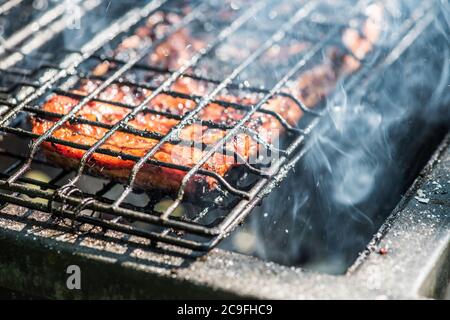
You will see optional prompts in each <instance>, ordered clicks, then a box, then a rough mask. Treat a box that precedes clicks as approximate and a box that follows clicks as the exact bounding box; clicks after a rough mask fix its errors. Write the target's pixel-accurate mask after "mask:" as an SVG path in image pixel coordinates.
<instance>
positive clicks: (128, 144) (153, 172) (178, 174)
mask: <svg viewBox="0 0 450 320" xmlns="http://www.w3.org/2000/svg"><path fill="white" fill-rule="evenodd" d="M371 10H372V12H369V16H370V17H371V18H370V19H369V20H368V22H367V23H366V25H365V27H364V28H363V34H362V35H361V34H359V33H357V32H355V31H354V30H351V29H349V30H347V31H345V32H344V35H343V42H344V44H345V45H346V46H347V47H348V48H349V49H350V50H352V52H353V53H354V55H355V56H356V57H358V58H364V57H365V56H366V55H367V53H368V52H369V51H370V50H371V48H372V43H374V42H375V41H376V40H377V39H378V37H379V35H378V32H379V31H378V26H379V22H380V21H379V19H380V15H381V11H380V9H379V7H376V8H372V9H371ZM161 19H162V18H161ZM161 21H162V20H161ZM155 25H157V23H155V22H154V21H151V20H149V22H148V23H147V25H146V26H145V27H143V28H141V29H139V30H138V32H137V33H136V34H135V35H134V36H132V37H130V38H127V39H126V40H125V41H124V42H122V43H121V44H120V46H119V48H118V49H117V50H116V51H115V56H116V57H123V56H124V55H127V53H128V52H129V50H135V49H138V48H140V47H141V45H142V43H148V42H149V41H152V35H153V34H154V32H155V27H154V26H155ZM193 42H195V45H194V46H187V45H186V44H192V43H193ZM201 46H202V44H201V43H200V42H199V41H193V40H192V39H190V37H189V35H188V33H187V31H186V30H183V31H180V32H179V33H176V34H175V35H174V39H173V40H171V41H168V42H167V43H165V44H163V45H161V46H160V47H158V48H157V49H156V50H155V53H154V54H153V55H151V56H150V57H149V62H150V63H152V64H154V63H158V64H160V65H162V66H165V67H169V68H176V67H178V66H179V65H180V64H183V62H184V61H185V60H186V59H187V58H188V57H189V56H190V55H191V53H192V52H189V50H187V49H186V47H189V48H192V47H194V48H198V47H201ZM110 67H111V64H109V63H104V64H100V65H99V66H97V68H96V69H95V70H94V72H93V73H94V74H96V75H102V74H105V73H106V72H108V70H109V68H110ZM358 68H359V61H358V60H356V59H355V58H354V57H350V56H348V55H343V54H340V55H339V54H337V55H333V57H332V58H330V59H329V62H327V63H324V64H322V65H319V66H316V67H313V68H311V69H310V70H309V71H307V72H304V73H303V74H302V75H300V76H299V78H298V79H297V81H296V82H295V83H294V85H293V86H291V87H290V88H286V91H287V92H289V93H291V94H292V95H294V96H295V97H297V98H298V99H300V100H301V101H302V102H303V103H304V104H305V105H306V106H307V107H314V106H315V105H316V104H317V103H318V102H320V101H321V100H322V99H323V98H324V97H325V96H326V95H327V94H328V93H329V92H330V91H331V90H333V89H334V87H335V85H336V82H337V79H338V77H339V76H340V75H341V74H348V73H350V72H353V71H355V70H356V69H358ZM98 84H99V83H98V82H96V81H84V82H82V84H81V85H80V87H79V88H78V89H77V90H74V92H75V93H77V94H80V95H87V94H88V93H89V92H91V91H92V90H94V89H95V88H96V87H97V86H98ZM171 89H172V90H174V91H178V92H182V93H186V94H204V93H205V92H204V90H205V88H203V87H202V85H201V84H200V83H199V82H197V81H194V80H192V79H189V78H182V79H179V80H178V81H177V82H176V83H175V84H174V85H173V86H172V88H171ZM150 94H151V91H150V90H137V89H136V88H133V87H129V86H124V85H111V86H110V87H108V88H107V89H106V90H105V91H104V92H102V93H101V94H100V96H99V98H100V99H102V100H108V101H115V102H122V103H127V104H132V105H138V104H140V103H141V102H142V101H143V100H144V99H145V97H147V96H148V95H150ZM218 99H219V100H225V101H228V102H237V103H240V104H244V105H248V106H251V105H253V104H255V103H257V101H258V99H257V97H254V96H248V97H245V98H242V97H235V96H232V95H229V96H222V97H220V98H218ZM77 102H78V100H76V99H73V98H69V97H65V96H59V95H55V96H53V97H51V98H50V99H49V100H48V101H47V102H46V103H45V104H44V106H43V109H44V110H46V111H49V112H53V113H57V114H61V115H63V114H67V113H68V112H69V111H70V110H71V109H72V108H73V106H75V105H76V104H77ZM195 105H196V104H195V102H194V101H191V100H188V99H182V98H178V97H173V96H170V95H168V94H159V95H158V96H157V97H156V98H155V99H153V100H152V101H151V103H149V105H148V106H147V107H146V109H148V110H154V111H156V112H157V113H159V114H155V113H150V112H145V111H144V112H141V113H140V114H139V115H138V116H137V117H135V118H134V119H132V120H131V121H130V122H129V123H128V125H129V127H132V128H135V129H139V130H142V131H148V132H153V133H156V134H160V135H165V134H167V133H168V132H169V130H170V129H171V128H172V127H173V126H175V125H176V124H177V123H178V120H177V119H173V118H170V117H166V116H164V115H162V114H161V113H162V112H167V113H171V114H174V115H178V116H182V115H184V114H186V113H187V112H189V111H190V110H192V109H193V108H194V107H195ZM263 108H264V109H267V110H272V111H275V112H277V113H279V114H280V115H281V116H282V117H283V118H284V119H286V121H287V122H288V123H289V124H291V125H295V124H296V123H297V122H298V120H299V119H300V118H301V116H302V111H301V109H300V108H299V107H298V106H297V105H296V104H295V103H294V102H293V101H292V100H291V99H289V98H287V97H284V96H275V97H274V98H272V99H271V100H270V101H269V102H268V103H266V104H265V105H264V106H263ZM129 112H130V109H127V108H124V107H120V106H116V105H113V104H108V103H102V102H95V101H93V102H90V103H88V104H87V105H86V106H84V107H83V108H82V109H81V111H79V112H78V114H77V117H80V118H84V119H87V120H92V121H98V122H101V123H103V124H106V125H109V126H112V125H114V124H116V123H117V122H118V121H120V120H121V119H123V118H124V117H125V116H126V115H127V114H128V113H129ZM244 115H245V111H243V110H239V109H235V108H232V107H224V106H222V105H219V104H217V103H210V104H209V105H208V106H207V107H206V108H204V110H203V111H202V112H201V113H200V114H199V116H198V119H200V120H203V121H212V122H215V123H222V124H227V125H233V124H234V123H236V122H237V121H239V120H240V119H241V118H242V117H243V116H244ZM56 120H57V119H51V118H46V119H43V118H34V119H32V125H33V132H34V133H36V134H39V135H41V134H43V133H44V132H46V131H48V130H49V129H50V128H51V127H52V126H53V125H54V122H55V121H56ZM246 127H247V128H249V129H251V130H254V131H257V132H258V133H259V135H260V137H261V138H262V139H263V140H265V141H266V142H268V143H271V142H273V141H274V140H275V139H276V138H278V136H279V135H280V134H281V133H282V131H283V128H284V127H283V126H282V124H281V123H280V122H279V121H278V120H277V119H276V118H275V117H274V116H272V115H270V114H266V113H260V112H257V113H255V115H254V116H253V117H252V119H251V120H250V121H249V122H248V123H247V124H246ZM107 130H108V129H106V128H101V127H97V126H93V125H88V124H79V123H76V122H67V123H65V124H64V125H63V126H62V127H60V128H59V129H58V130H56V131H55V133H54V134H53V137H55V138H58V139H61V140H65V141H70V142H75V143H79V144H83V145H87V146H91V145H93V144H94V143H95V142H96V141H98V140H99V139H100V138H101V137H102V136H103V135H104V134H105V133H106V132H107ZM225 134H226V131H224V130H221V129H216V128H209V127H208V126H206V125H203V124H201V123H195V122H194V123H193V124H191V125H189V126H187V127H185V128H184V129H183V130H181V131H180V132H179V135H178V136H179V138H180V139H181V140H184V141H193V142H197V143H198V142H201V143H203V144H206V145H211V144H213V143H214V142H216V141H218V140H219V139H220V138H222V137H223V136H224V135H225ZM157 142H158V139H153V138H148V137H143V136H140V135H134V134H131V133H127V132H116V133H115V134H114V135H113V136H112V137H111V138H110V139H109V140H108V141H107V142H106V143H105V144H104V145H103V146H102V148H103V149H108V150H112V151H116V152H119V153H122V154H128V155H133V156H136V157H142V156H143V155H145V154H146V152H148V150H149V149H151V148H152V147H153V146H154V145H155V144H156V143H157ZM42 147H43V150H44V152H45V154H46V156H47V157H48V158H49V159H50V160H51V161H52V162H54V163H56V164H58V165H60V166H62V167H65V168H76V167H78V165H79V160H80V158H81V157H82V156H83V155H84V153H85V151H84V150H80V149H76V148H72V147H68V146H64V145H59V144H55V143H51V142H44V143H43V144H42ZM226 148H227V150H231V152H235V153H237V154H238V155H239V156H240V157H241V158H242V159H245V160H249V158H251V157H254V156H255V155H257V154H258V151H259V150H260V149H261V146H260V144H259V143H258V142H256V141H255V139H253V138H252V137H251V136H250V135H248V134H246V133H239V134H238V135H236V136H235V137H234V139H233V140H232V141H230V143H229V144H228V145H227V146H226ZM204 155H205V151H204V150H201V148H194V147H192V146H190V145H188V144H183V143H178V144H176V143H166V144H164V145H163V146H162V147H161V148H160V149H159V150H158V152H157V153H156V154H155V155H154V157H153V159H154V160H158V161H161V162H166V163H170V164H176V165H182V166H187V167H192V166H194V165H195V164H196V163H198V161H199V160H200V159H201V158H202V157H203V156H204ZM134 164H135V162H134V161H132V160H124V159H121V158H120V157H113V156H108V155H104V154H100V153H94V154H93V156H92V157H91V158H90V159H89V161H88V166H87V170H89V171H90V172H91V173H92V174H95V175H101V176H105V177H108V178H111V179H114V180H117V181H121V182H125V181H127V180H128V178H129V175H130V170H131V168H132V167H133V165H134ZM238 165H239V162H237V161H236V159H235V157H234V156H233V155H232V153H231V154H229V153H222V152H221V153H216V154H214V155H213V157H211V158H210V159H209V160H208V161H207V162H206V163H205V165H204V166H203V169H206V170H210V171H212V172H215V173H217V174H218V175H220V176H224V175H226V174H227V172H229V171H230V169H231V168H233V167H235V166H238ZM184 175H185V172H184V171H182V170H178V169H172V168H167V167H164V166H157V165H153V164H149V163H147V164H145V165H144V166H143V167H142V168H141V170H140V171H139V173H138V175H137V178H136V181H135V186H136V187H138V188H141V189H151V188H156V189H161V190H164V191H169V192H175V191H176V190H178V188H179V186H180V183H181V180H182V179H183V177H184ZM191 180H192V181H191V182H190V184H189V185H188V187H187V190H186V191H188V192H196V191H197V190H198V188H199V187H202V188H206V189H211V188H214V186H215V185H216V184H217V181H216V180H215V179H214V178H211V177H205V176H203V175H196V176H194V178H193V179H191Z"/></svg>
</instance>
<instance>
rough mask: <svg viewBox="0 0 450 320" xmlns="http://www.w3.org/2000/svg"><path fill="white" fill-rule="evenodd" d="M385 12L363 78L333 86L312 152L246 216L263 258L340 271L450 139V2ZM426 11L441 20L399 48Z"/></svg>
mask: <svg viewBox="0 0 450 320" xmlns="http://www.w3.org/2000/svg"><path fill="white" fill-rule="evenodd" d="M384 3H386V7H385V10H386V16H385V20H384V22H383V26H384V27H383V28H382V35H381V38H380V40H379V42H378V44H379V45H380V48H381V49H378V50H379V52H374V54H372V57H374V58H372V59H371V60H370V61H366V63H367V64H369V65H371V67H370V69H369V72H368V73H367V76H366V77H364V78H361V79H359V81H358V82H356V83H353V84H352V83H351V82H345V81H344V82H341V83H340V84H339V86H338V90H336V92H335V94H333V95H332V96H330V97H329V98H328V99H327V101H326V108H325V115H324V116H323V119H322V120H321V122H320V124H319V126H318V127H316V128H315V130H313V131H312V135H311V136H310V137H308V143H307V146H306V148H307V149H308V152H307V153H306V154H305V156H304V157H303V158H302V159H301V160H300V161H299V163H297V165H296V166H295V168H294V170H293V172H291V174H290V175H288V178H287V181H285V182H284V183H283V184H282V185H281V186H280V188H279V189H278V190H277V191H276V192H275V194H272V195H270V196H269V197H268V199H266V200H265V201H264V202H263V204H262V207H261V209H260V210H259V211H260V212H257V213H255V214H254V215H253V216H252V222H251V224H250V226H249V228H250V229H251V230H252V231H253V232H254V233H255V235H256V237H257V238H258V241H256V243H257V247H256V249H255V254H256V255H258V256H260V257H263V258H265V259H268V260H273V261H276V262H280V263H283V264H288V265H302V266H306V267H310V268H313V269H316V270H321V271H325V272H330V273H342V272H345V270H346V268H347V267H348V266H349V265H350V264H351V263H352V262H353V261H354V259H355V258H356V256H357V255H358V252H360V251H362V250H363V249H364V247H365V246H366V244H367V243H368V241H369V240H370V237H371V236H372V235H373V234H374V233H375V232H376V230H377V229H378V228H379V227H380V225H381V223H382V222H383V221H384V219H385V218H386V216H387V215H388V214H389V213H390V212H391V211H392V209H393V208H394V207H395V205H396V203H397V202H398V201H399V200H400V197H401V195H402V193H403V192H404V191H405V190H406V189H407V187H408V186H409V185H410V183H411V182H412V181H413V179H414V177H415V176H416V174H417V172H418V171H419V170H420V168H421V167H422V166H423V164H424V163H425V162H426V161H427V159H428V157H429V156H430V154H431V152H432V150H433V148H434V147H435V145H436V144H437V143H438V141H439V140H440V138H441V137H442V136H443V134H444V133H445V132H446V131H447V130H448V127H449V124H450V112H449V109H450V108H449V107H450V94H449V91H450V90H449V84H450V77H449V72H450V68H449V65H450V55H449V48H450V46H449V34H450V32H449V26H450V24H449V22H450V10H449V9H450V6H449V2H448V1H435V2H422V1H389V2H384ZM430 3H432V4H433V5H434V7H433V8H432V9H431V11H432V10H438V11H439V14H438V15H437V16H438V18H437V19H436V18H434V19H430V20H429V21H428V20H427V17H426V16H424V17H422V18H421V19H419V20H420V21H425V22H426V21H428V23H425V22H423V26H421V25H420V23H421V22H419V23H417V25H418V26H412V27H410V28H408V29H407V30H410V31H408V32H407V33H406V34H407V36H406V37H403V36H400V38H401V40H399V39H398V38H399V35H401V34H402V32H403V29H404V28H405V25H407V24H408V20H407V19H408V17H410V16H411V15H420V14H424V13H423V12H420V6H423V5H424V4H430ZM415 28H416V29H417V30H415ZM420 28H423V29H420ZM403 38H404V39H403ZM386 48H391V50H390V51H388V53H386V50H383V49H386ZM389 52H391V53H389ZM372 60H373V61H372ZM375 61H385V62H383V63H378V65H377V64H376V63H375ZM372 63H373V65H372ZM361 72H363V70H362V71H361Z"/></svg>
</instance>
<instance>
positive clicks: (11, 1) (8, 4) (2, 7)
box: [0, 0, 23, 16]
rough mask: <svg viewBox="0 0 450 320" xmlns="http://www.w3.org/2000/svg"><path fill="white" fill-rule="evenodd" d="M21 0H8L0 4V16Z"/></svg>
mask: <svg viewBox="0 0 450 320" xmlns="http://www.w3.org/2000/svg"><path fill="white" fill-rule="evenodd" d="M22 2H23V0H9V1H6V2H5V3H3V4H2V5H0V16H1V15H3V14H5V13H6V12H8V11H10V10H11V9H13V8H14V7H16V6H18V5H19V4H21V3H22Z"/></svg>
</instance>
